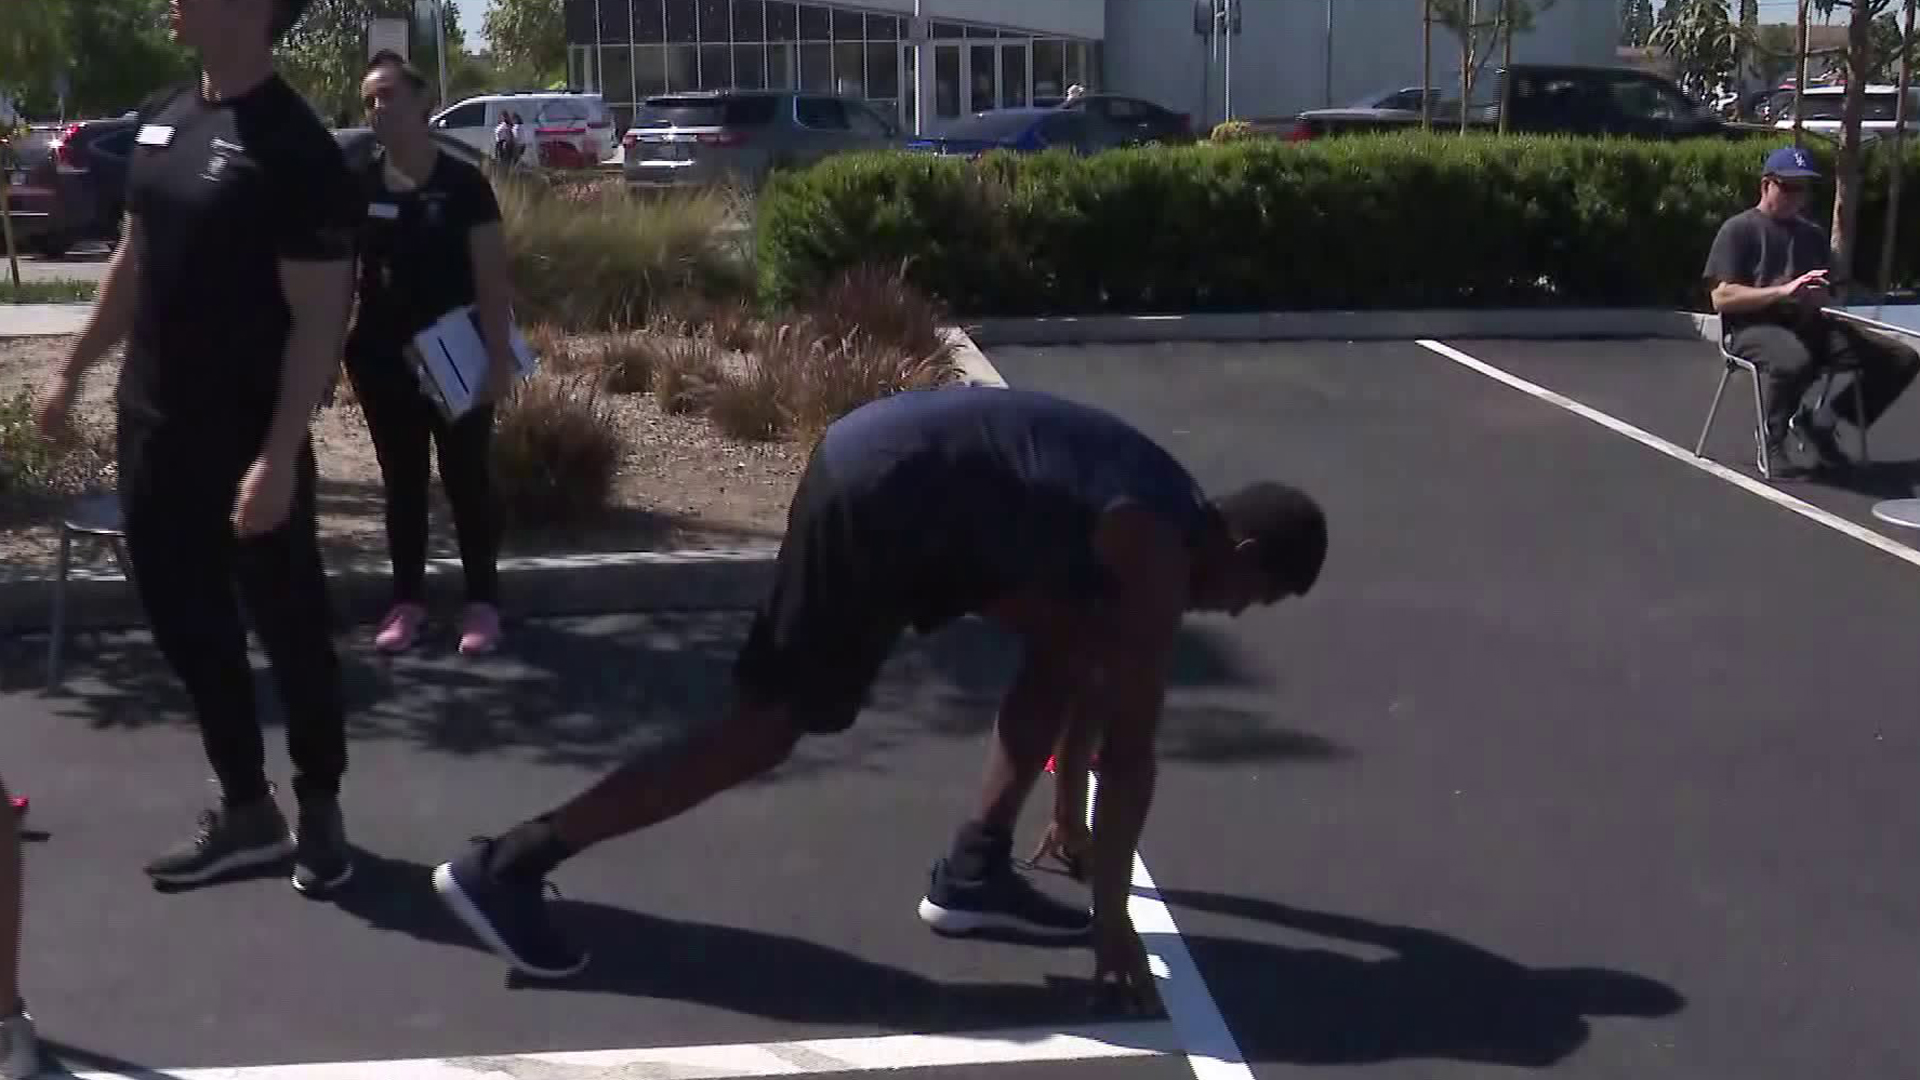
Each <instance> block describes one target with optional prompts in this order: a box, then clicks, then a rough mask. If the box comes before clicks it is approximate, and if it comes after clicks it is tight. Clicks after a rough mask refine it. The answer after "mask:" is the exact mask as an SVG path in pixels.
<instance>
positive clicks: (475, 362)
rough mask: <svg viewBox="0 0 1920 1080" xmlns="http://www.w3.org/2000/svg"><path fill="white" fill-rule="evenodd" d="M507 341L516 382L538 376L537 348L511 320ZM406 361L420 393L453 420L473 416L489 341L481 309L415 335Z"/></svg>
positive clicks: (443, 319) (461, 311)
mask: <svg viewBox="0 0 1920 1080" xmlns="http://www.w3.org/2000/svg"><path fill="white" fill-rule="evenodd" d="M508 325H509V328H510V329H509V337H508V341H509V344H510V346H511V348H512V350H513V358H514V378H516V379H524V378H526V377H527V376H529V375H531V374H533V371H534V368H535V367H536V366H537V364H538V361H537V360H536V359H535V357H534V355H533V348H532V347H531V346H529V345H528V344H527V339H526V338H525V337H524V336H523V335H522V334H521V333H520V328H519V327H518V326H517V325H513V324H512V322H511V321H509V324H508ZM406 352H407V359H408V361H409V363H410V364H411V365H412V367H413V372H414V375H415V376H416V377H417V378H419V380H420V388H421V390H423V391H425V393H426V395H427V397H428V399H429V400H431V401H432V402H433V403H434V405H435V407H437V408H438V409H439V410H440V414H441V415H442V416H444V417H446V418H447V419H448V420H449V421H453V420H458V419H460V418H461V417H462V416H465V415H466V414H467V413H468V412H470V411H472V409H473V407H474V404H475V399H476V397H477V396H478V395H479V392H480V389H481V387H482V386H484V385H485V384H486V379H487V368H488V365H489V361H488V359H487V346H486V338H485V337H484V335H483V334H482V332H481V329H480V312H479V309H478V308H477V307H475V306H473V305H471V304H469V305H467V306H465V307H458V308H454V309H453V310H452V311H449V312H447V313H446V314H445V315H442V316H440V318H439V319H437V320H435V322H434V323H433V325H431V326H429V327H427V328H426V329H425V330H422V331H420V332H419V333H418V334H415V335H414V336H413V339H412V340H411V341H409V342H408V343H407V347H406Z"/></svg>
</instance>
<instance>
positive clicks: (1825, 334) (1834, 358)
mask: <svg viewBox="0 0 1920 1080" xmlns="http://www.w3.org/2000/svg"><path fill="white" fill-rule="evenodd" d="M1819 178H1820V174H1819V173H1818V172H1817V171H1815V170H1814V168H1813V160H1812V158H1811V157H1810V156H1809V155H1808V154H1807V152H1806V151H1804V150H1797V149H1794V148H1793V147H1787V148H1785V149H1782V150H1776V151H1774V152H1773V154H1771V155H1769V156H1768V158H1767V163H1766V168H1765V171H1764V172H1763V173H1762V174H1761V178H1760V202H1759V205H1757V206H1755V207H1753V208H1752V209H1750V210H1743V211H1741V212H1740V213H1738V214H1736V215H1734V216H1733V217H1731V218H1729V219H1727V221H1726V223H1725V224H1723V225H1721V226H1720V232H1719V235H1717V236H1715V237H1714V240H1713V249H1712V250H1711V251H1710V252H1709V253H1708V255H1707V267H1706V277H1707V283H1708V285H1709V287H1710V288H1711V289H1712V290H1713V293H1712V299H1713V310H1714V311H1716V312H1718V313H1719V315H1720V325H1721V328H1722V331H1723V333H1724V334H1725V335H1726V336H1727V338H1728V342H1729V346H1728V347H1729V349H1730V351H1732V352H1733V354H1734V355H1736V356H1739V357H1741V358H1743V359H1747V360H1752V361H1754V362H1755V363H1756V364H1758V365H1759V367H1760V372H1761V378H1762V380H1763V382H1764V386H1765V396H1766V402H1767V416H1766V426H1767V435H1766V442H1767V455H1768V458H1769V460H1785V461H1786V462H1787V463H1788V465H1789V467H1790V468H1792V467H1796V466H1799V465H1801V464H1803V462H1801V461H1798V460H1796V459H1795V458H1793V457H1792V456H1789V455H1786V454H1784V453H1783V452H1784V451H1785V450H1786V445H1785V444H1786V437H1787V435H1788V433H1789V432H1791V433H1792V434H1794V435H1796V436H1797V437H1798V442H1799V444H1800V445H1801V446H1802V447H1803V448H1805V449H1807V450H1810V451H1811V452H1812V453H1813V454H1814V455H1815V457H1816V459H1817V464H1819V465H1822V466H1832V465H1840V464H1844V463H1845V462H1846V460H1847V459H1846V455H1845V454H1844V453H1843V452H1842V451H1841V449H1840V445H1839V440H1838V439H1837V438H1835V436H1834V429H1835V426H1836V421H1835V417H1836V416H1842V417H1845V418H1846V419H1848V420H1856V419H1857V418H1856V416H1855V412H1854V409H1855V405H1854V403H1855V400H1856V399H1855V397H1854V389H1853V386H1852V385H1851V384H1850V383H1849V382H1847V381H1845V380H1837V381H1836V382H1835V384H1834V386H1833V389H1832V392H1830V393H1829V394H1828V395H1827V402H1826V407H1825V408H1824V409H1822V410H1820V411H1821V413H1822V415H1819V416H1815V415H1813V414H1812V412H1811V411H1810V410H1808V409H1807V408H1806V407H1805V405H1804V404H1803V402H1802V399H1803V398H1804V397H1805V395H1806V392H1807V389H1808V388H1809V387H1811V386H1812V385H1813V384H1814V382H1815V381H1816V380H1817V379H1818V378H1819V376H1820V374H1821V373H1822V372H1823V371H1825V370H1826V369H1827V368H1828V367H1829V366H1832V365H1836V364H1837V365H1839V366H1840V367H1843V368H1847V369H1850V370H1852V371H1853V372H1854V374H1852V375H1851V376H1849V378H1851V379H1859V380H1862V381H1861V382H1860V390H1861V391H1862V394H1861V406H1860V407H1861V410H1862V411H1863V412H1864V413H1865V423H1866V424H1867V425H1871V424H1872V423H1873V422H1874V421H1875V420H1878V419H1879V418H1880V415H1881V414H1882V413H1884V412H1886V411H1887V408H1888V407H1889V406H1891V405H1892V404H1893V403H1894V401H1895V400H1896V399H1897V398H1899V396H1900V394H1901V392H1902V391H1904V390H1905V389H1906V388H1907V385H1908V384H1909V383H1911V382H1912V381H1913V377H1914V374H1915V373H1916V372H1920V355H1916V354H1915V352H1914V351H1913V350H1912V349H1910V348H1907V347H1906V346H1904V345H1896V344H1893V343H1890V342H1886V341H1882V340H1880V339H1878V338H1875V337H1873V336H1872V335H1869V334H1866V333H1863V332H1862V331H1860V330H1858V329H1856V328H1854V327H1852V326H1850V325H1847V324H1845V323H1842V322H1839V321H1837V320H1835V319H1833V318H1831V317H1829V316H1827V315H1824V314H1822V313H1821V310H1820V309H1821V308H1822V307H1824V306H1826V305H1827V304H1830V303H1831V302H1832V295H1831V293H1830V292H1829V291H1828V290H1829V283H1828V281H1827V270H1828V267H1829V265H1830V262H1829V260H1830V256H1831V246H1830V245H1829V243H1828V241H1827V235H1826V233H1825V232H1824V231H1822V230H1821V228H1820V227H1819V226H1818V225H1815V224H1814V223H1813V222H1811V221H1808V220H1807V219H1806V218H1805V217H1802V216H1801V213H1802V211H1803V210H1804V209H1805V208H1806V205H1807V195H1808V191H1809V189H1810V187H1811V185H1812V183H1813V181H1815V180H1818V179H1819Z"/></svg>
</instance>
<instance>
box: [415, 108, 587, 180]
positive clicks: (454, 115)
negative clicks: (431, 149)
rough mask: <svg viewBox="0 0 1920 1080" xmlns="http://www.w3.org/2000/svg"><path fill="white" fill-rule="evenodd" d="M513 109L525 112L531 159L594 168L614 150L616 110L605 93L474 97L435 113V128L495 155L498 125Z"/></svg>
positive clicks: (553, 165) (522, 122)
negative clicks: (607, 102)
mask: <svg viewBox="0 0 1920 1080" xmlns="http://www.w3.org/2000/svg"><path fill="white" fill-rule="evenodd" d="M507 113H517V114H518V115H519V117H520V125H521V132H522V136H523V138H525V139H526V142H527V149H528V153H527V154H526V156H525V157H523V158H522V159H521V160H522V161H524V162H525V163H526V164H528V165H545V166H548V167H550V168H557V169H588V168H593V167H594V166H597V165H599V164H600V163H601V162H603V161H605V160H607V159H608V158H609V157H612V156H613V149H614V132H613V113H611V112H609V111H608V110H607V105H606V102H605V101H603V100H602V99H601V97H600V95H599V94H566V93H559V92H555V91H545V92H531V93H524V94H486V95H483V96H480V97H470V98H467V99H466V100H464V101H462V102H460V103H458V104H456V105H454V106H452V107H450V108H448V109H446V110H445V111H443V112H441V113H439V114H438V115H436V116H435V117H434V118H433V126H434V128H435V130H438V131H443V132H445V133H446V134H448V135H450V136H452V137H453V138H456V139H459V140H460V141H461V142H463V143H466V144H467V145H468V146H471V147H473V148H474V149H475V150H477V151H479V152H480V153H481V154H484V155H486V156H487V157H492V156H493V129H494V126H495V125H496V124H498V123H500V118H501V117H502V116H504V115H506V114H507Z"/></svg>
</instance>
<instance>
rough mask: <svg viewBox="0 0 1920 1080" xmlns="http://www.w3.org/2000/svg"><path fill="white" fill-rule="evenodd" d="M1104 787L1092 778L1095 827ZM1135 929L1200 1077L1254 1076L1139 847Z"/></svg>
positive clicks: (1249, 1079) (1130, 906) (1246, 1079)
mask: <svg viewBox="0 0 1920 1080" xmlns="http://www.w3.org/2000/svg"><path fill="white" fill-rule="evenodd" d="M1099 790H1100V781H1099V778H1098V777H1094V776H1089V777H1088V778H1087V827H1088V828H1092V827H1093V807H1094V803H1095V801H1096V794H1097V793H1098V791H1099ZM1127 914H1128V915H1130V916H1132V917H1133V931H1134V933H1136V934H1138V935H1139V936H1140V942H1141V944H1143V945H1145V946H1146V948H1147V963H1148V964H1149V965H1150V967H1151V968H1152V970H1153V974H1154V977H1155V978H1157V979H1158V980H1159V981H1160V987H1159V989H1160V1001H1161V1004H1163V1005H1165V1006H1166V1007H1167V1017H1168V1018H1169V1019H1170V1020H1172V1021H1173V1029H1174V1030H1175V1031H1177V1032H1179V1033H1180V1045H1181V1046H1182V1047H1184V1048H1185V1053H1186V1056H1187V1067H1188V1068H1190V1069H1192V1070H1193V1075H1194V1076H1195V1077H1196V1078H1197V1080H1253V1070H1252V1069H1250V1068H1248V1067H1247V1059H1246V1058H1245V1057H1244V1056H1242V1054H1241V1053H1240V1044H1239V1043H1238V1042H1236V1041H1235V1040H1234V1037H1233V1032H1232V1031H1231V1030H1230V1029H1229V1028H1228V1027H1227V1021H1226V1018H1225V1017H1223V1016H1221V1015H1220V1007H1219V1006H1218V1005H1215V1004H1214V1002H1213V995H1212V994H1211V993H1209V992H1208V990H1207V984H1206V981H1205V980H1204V979H1202V978H1201V977H1200V968H1199V966H1198V965H1196V964H1195V963H1194V962H1193V956H1192V954H1191V953H1189V952H1188V951H1187V943H1186V942H1185V941H1184V940H1182V939H1181V937H1180V928H1179V927H1178V926H1177V925H1175V924H1174V921H1173V912H1172V911H1170V910H1168V909H1167V902H1166V901H1165V900H1163V899H1161V896H1160V889H1159V887H1158V886H1156V885H1154V883H1153V875H1152V874H1149V873H1148V872H1147V864H1146V862H1145V861H1143V860H1142V859H1141V858H1140V855H1139V853H1138V852H1135V853H1134V856H1133V895H1132V897H1131V898H1130V899H1129V900H1128V901H1127Z"/></svg>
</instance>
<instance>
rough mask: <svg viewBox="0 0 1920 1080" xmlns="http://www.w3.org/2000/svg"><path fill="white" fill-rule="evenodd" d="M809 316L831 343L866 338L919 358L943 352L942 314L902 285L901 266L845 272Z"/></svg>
mask: <svg viewBox="0 0 1920 1080" xmlns="http://www.w3.org/2000/svg"><path fill="white" fill-rule="evenodd" d="M811 314H812V315H813V317H814V321H815V322H816V323H818V325H819V329H820V332H821V333H822V334H823V335H825V336H826V337H830V338H846V337H848V336H850V335H853V334H866V335H868V336H870V337H872V338H873V339H874V340H876V341H878V342H881V343H883V344H885V345H889V346H892V347H893V348H895V349H898V350H900V351H902V352H905V353H908V354H911V355H913V356H920V357H933V356H937V355H941V354H942V350H943V348H944V347H945V339H943V338H942V337H941V336H940V324H941V323H942V322H944V321H945V320H946V312H945V311H944V310H943V309H942V308H941V307H940V305H939V304H936V303H934V302H933V301H932V300H930V299H928V297H927V296H926V294H925V293H922V292H921V291H920V290H918V289H916V288H914V287H913V285H912V284H910V283H909V282H908V281H907V278H906V269H905V267H904V266H901V267H896V268H894V269H892V270H887V269H882V268H881V267H879V266H877V265H875V264H873V263H862V264H861V265H859V266H855V267H853V268H851V269H849V270H847V271H846V272H845V273H843V274H841V275H840V276H839V277H838V278H837V279H835V281H834V282H833V283H832V284H831V285H829V286H828V287H827V288H826V290H825V291H824V292H822V293H821V295H820V296H819V298H818V299H816V300H815V301H814V303H813V305H812V308H811Z"/></svg>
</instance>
